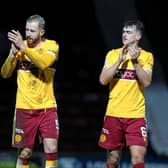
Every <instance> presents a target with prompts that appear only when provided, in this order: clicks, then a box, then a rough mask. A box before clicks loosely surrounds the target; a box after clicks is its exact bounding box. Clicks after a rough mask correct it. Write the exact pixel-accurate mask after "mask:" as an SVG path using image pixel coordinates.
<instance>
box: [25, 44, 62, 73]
mask: <svg viewBox="0 0 168 168" xmlns="http://www.w3.org/2000/svg"><path fill="white" fill-rule="evenodd" d="M58 51H59V46H58V44H55V47H53V49H48V50H35V49H31V48H26V49H25V51H24V53H25V54H26V55H27V56H28V58H29V59H30V60H31V61H32V62H33V63H34V64H35V65H36V66H37V67H38V68H39V69H41V70H44V69H46V68H48V67H50V66H51V65H52V64H53V63H54V62H55V61H57V59H58Z"/></svg>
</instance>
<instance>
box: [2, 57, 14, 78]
mask: <svg viewBox="0 0 168 168" xmlns="http://www.w3.org/2000/svg"><path fill="white" fill-rule="evenodd" d="M16 63H17V59H16V57H15V56H11V55H9V56H8V57H7V59H6V61H5V63H4V64H3V65H2V68H1V76H2V77H3V78H9V77H10V76H11V75H12V72H13V70H14V69H15V67H16Z"/></svg>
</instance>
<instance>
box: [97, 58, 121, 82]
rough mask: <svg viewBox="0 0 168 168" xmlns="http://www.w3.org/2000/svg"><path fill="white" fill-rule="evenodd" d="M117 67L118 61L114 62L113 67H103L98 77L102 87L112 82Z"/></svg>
mask: <svg viewBox="0 0 168 168" xmlns="http://www.w3.org/2000/svg"><path fill="white" fill-rule="evenodd" d="M119 65H120V62H119V61H116V63H115V64H113V65H104V67H103V69H102V71H101V73H100V77H99V81H100V83H101V84H102V85H107V84H108V83H109V82H110V81H111V80H112V78H113V77H114V75H115V73H116V70H117V69H118V67H119Z"/></svg>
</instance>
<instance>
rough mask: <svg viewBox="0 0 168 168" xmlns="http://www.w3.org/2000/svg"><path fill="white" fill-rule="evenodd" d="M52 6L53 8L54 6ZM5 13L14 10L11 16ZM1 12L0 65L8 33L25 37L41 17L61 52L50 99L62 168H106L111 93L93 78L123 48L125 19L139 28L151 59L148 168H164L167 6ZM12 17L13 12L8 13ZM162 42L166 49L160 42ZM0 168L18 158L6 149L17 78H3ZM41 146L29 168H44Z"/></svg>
mask: <svg viewBox="0 0 168 168" xmlns="http://www.w3.org/2000/svg"><path fill="white" fill-rule="evenodd" d="M53 3H54V4H53ZM9 6H11V7H12V8H11V9H10V10H9ZM3 8H4V10H6V11H8V15H6V13H5V14H4V12H2V10H1V11H0V20H1V26H0V65H2V63H3V61H4V60H5V58H6V57H7V55H8V51H9V48H10V43H9V41H8V40H7V32H8V31H9V30H11V29H18V30H19V31H21V32H22V34H24V27H25V20H26V18H27V17H28V16H29V15H32V14H36V13H37V14H40V15H42V16H44V17H45V19H46V23H47V27H46V37H47V38H51V39H55V40H57V41H58V43H59V44H60V54H59V62H58V68H57V73H56V77H55V92H56V97H57V101H58V113H59V120H60V140H59V157H60V160H59V164H60V165H59V168H104V164H105V155H106V154H105V151H104V150H102V149H100V148H99V147H98V145H97V142H98V138H99V133H100V130H101V126H102V120H103V116H104V112H105V108H106V101H107V94H108V87H103V86H101V85H100V84H99V81H98V78H99V73H100V71H101V68H102V66H103V64H104V58H105V54H106V53H107V51H108V50H109V49H111V48H116V47H119V46H121V28H122V23H123V22H124V20H126V19H133V18H138V19H140V20H141V21H143V22H144V25H145V36H144V38H143V40H142V43H141V45H142V47H144V48H145V49H147V50H150V51H152V52H153V54H154V57H155V66H154V74H153V83H152V85H151V86H150V87H149V88H148V89H147V90H146V98H147V119H148V125H149V147H148V153H147V157H146V166H147V168H154V167H157V168H167V167H168V161H167V160H168V140H167V139H168V132H167V119H168V113H167V100H168V88H167V84H168V76H167V74H168V66H167V55H166V54H167V43H166V42H165V40H167V32H166V29H167V26H166V24H167V23H166V21H167V20H166V19H167V18H166V17H167V10H166V9H165V8H166V5H165V4H164V3H163V2H161V1H160V2H159V1H155V2H154V1H152V0H148V1H145V0H141V1H138V0H127V1H123V0H117V1H115V0H104V1H102V0H80V1H77V0H74V1H65V0H62V1H57V0H56V1H55V2H45V3H43V2H37V3H36V4H34V3H33V1H32V2H31V1H28V2H26V3H25V4H20V2H17V1H11V2H8V1H6V4H5V5H3ZM9 11H10V12H9ZM163 41H164V42H163ZM0 86H1V87H0V93H1V96H0V113H1V117H0V123H1V127H0V168H1V167H2V168H4V167H5V168H12V167H14V162H15V160H16V154H17V150H15V149H12V148H11V134H12V120H13V113H14V105H15V93H16V74H14V75H13V76H12V77H11V78H10V79H8V80H4V79H2V78H1V77H0ZM43 162H44V159H43V153H42V146H40V145H39V144H37V145H36V146H35V149H34V154H33V158H32V168H34V167H36V168H39V167H43ZM121 168H131V166H130V161H129V153H128V151H127V150H125V152H124V153H123V158H122V161H121Z"/></svg>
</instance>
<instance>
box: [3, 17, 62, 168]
mask: <svg viewBox="0 0 168 168" xmlns="http://www.w3.org/2000/svg"><path fill="white" fill-rule="evenodd" d="M25 34H26V40H23V38H22V35H21V34H20V32H19V31H15V30H12V31H10V32H9V33H8V39H9V40H10V41H11V49H10V52H9V56H8V57H7V59H6V61H5V62H4V64H3V65H2V68H1V75H2V77H3V78H9V77H10V76H11V75H12V73H13V71H14V69H15V68H17V86H18V87H17V96H16V107H15V116H14V125H13V138H12V146H13V147H16V148H19V149H21V151H20V153H19V155H18V159H17V165H16V168H29V159H30V157H31V154H32V149H33V146H34V143H35V142H34V141H35V137H36V135H38V136H39V138H40V139H39V140H40V142H43V146H44V152H45V158H46V161H45V168H57V164H58V163H57V160H58V158H57V155H58V154H57V152H58V151H57V150H58V149H57V144H58V137H59V125H58V116H57V110H56V108H57V104H56V98H55V95H54V88H53V86H54V85H53V83H54V75H55V72H56V69H55V68H56V66H55V63H56V61H57V60H58V51H59V45H58V43H57V42H56V41H55V40H49V39H45V38H43V35H44V34H45V20H44V18H43V17H41V16H40V15H32V16H30V17H29V18H28V19H27V20H26V30H25Z"/></svg>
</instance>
